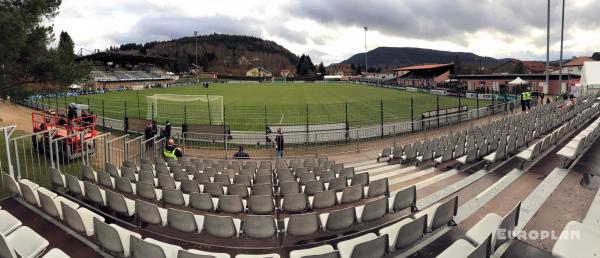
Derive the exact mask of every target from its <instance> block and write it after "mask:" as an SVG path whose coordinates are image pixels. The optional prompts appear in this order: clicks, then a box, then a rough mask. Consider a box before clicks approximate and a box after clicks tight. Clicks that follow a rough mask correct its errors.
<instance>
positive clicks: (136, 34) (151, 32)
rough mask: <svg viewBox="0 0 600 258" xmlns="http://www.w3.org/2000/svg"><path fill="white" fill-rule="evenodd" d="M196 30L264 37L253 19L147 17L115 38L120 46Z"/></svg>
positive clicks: (187, 33)
mask: <svg viewBox="0 0 600 258" xmlns="http://www.w3.org/2000/svg"><path fill="white" fill-rule="evenodd" d="M194 31H198V33H200V34H210V33H214V32H217V33H226V34H236V35H250V36H260V35H261V34H262V28H261V26H260V21H258V20H254V19H249V18H243V19H233V18H230V17H226V16H209V17H197V18H194V17H178V16H145V17H143V18H142V19H141V20H139V21H138V22H137V23H136V24H135V25H134V26H132V28H131V30H130V31H128V32H126V33H119V34H116V35H113V36H112V39H113V41H115V42H117V43H125V42H147V41H154V40H167V39H172V38H179V37H183V36H191V35H193V33H194Z"/></svg>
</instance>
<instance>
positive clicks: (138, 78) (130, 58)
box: [77, 52, 179, 90]
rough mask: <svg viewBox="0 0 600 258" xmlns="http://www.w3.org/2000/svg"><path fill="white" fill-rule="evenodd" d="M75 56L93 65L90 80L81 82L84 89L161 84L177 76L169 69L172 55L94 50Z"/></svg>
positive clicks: (137, 87) (173, 61)
mask: <svg viewBox="0 0 600 258" xmlns="http://www.w3.org/2000/svg"><path fill="white" fill-rule="evenodd" d="M77 60H78V61H82V60H88V61H91V62H92V63H93V65H94V66H93V68H92V71H91V72H90V81H89V82H88V83H86V85H85V87H86V89H88V90H103V89H114V88H127V89H140V88H147V87H154V86H165V85H168V84H170V83H173V82H174V81H176V80H177V79H178V78H179V77H178V76H176V75H174V74H173V73H172V72H170V71H171V70H172V67H173V66H174V63H175V59H172V58H165V57H156V56H146V55H139V54H129V53H120V52H98V53H94V54H91V55H87V56H82V57H78V58H77Z"/></svg>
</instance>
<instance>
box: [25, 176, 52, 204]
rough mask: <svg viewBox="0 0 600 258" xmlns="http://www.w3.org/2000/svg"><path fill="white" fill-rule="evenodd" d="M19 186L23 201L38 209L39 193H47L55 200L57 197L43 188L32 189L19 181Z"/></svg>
mask: <svg viewBox="0 0 600 258" xmlns="http://www.w3.org/2000/svg"><path fill="white" fill-rule="evenodd" d="M18 186H19V189H21V197H23V200H25V201H26V202H28V203H30V204H33V205H35V206H38V207H39V206H40V198H39V196H38V192H43V193H46V194H47V195H48V196H50V197H51V198H55V197H56V196H57V194H56V193H54V192H52V191H50V190H48V189H46V188H44V187H41V186H40V187H32V186H31V185H29V184H28V183H25V182H21V181H19V183H18Z"/></svg>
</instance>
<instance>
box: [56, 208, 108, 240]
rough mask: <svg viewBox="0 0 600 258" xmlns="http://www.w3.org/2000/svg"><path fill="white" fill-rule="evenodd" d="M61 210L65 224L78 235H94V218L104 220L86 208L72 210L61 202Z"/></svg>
mask: <svg viewBox="0 0 600 258" xmlns="http://www.w3.org/2000/svg"><path fill="white" fill-rule="evenodd" d="M60 205H61V210H62V214H63V218H64V222H65V224H67V226H69V227H70V228H71V229H73V230H74V231H76V232H78V233H82V234H85V235H86V236H88V237H89V236H93V235H94V218H96V219H98V220H100V221H104V218H103V217H102V216H100V215H98V214H96V213H94V212H92V211H90V210H88V209H86V208H77V209H75V208H73V207H71V206H70V205H67V204H66V203H63V202H61V204H60Z"/></svg>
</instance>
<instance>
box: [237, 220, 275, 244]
mask: <svg viewBox="0 0 600 258" xmlns="http://www.w3.org/2000/svg"><path fill="white" fill-rule="evenodd" d="M243 232H244V235H245V236H248V237H251V238H257V239H263V238H273V237H276V236H277V223H276V221H275V217H273V216H271V215H248V216H246V220H244V228H243Z"/></svg>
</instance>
